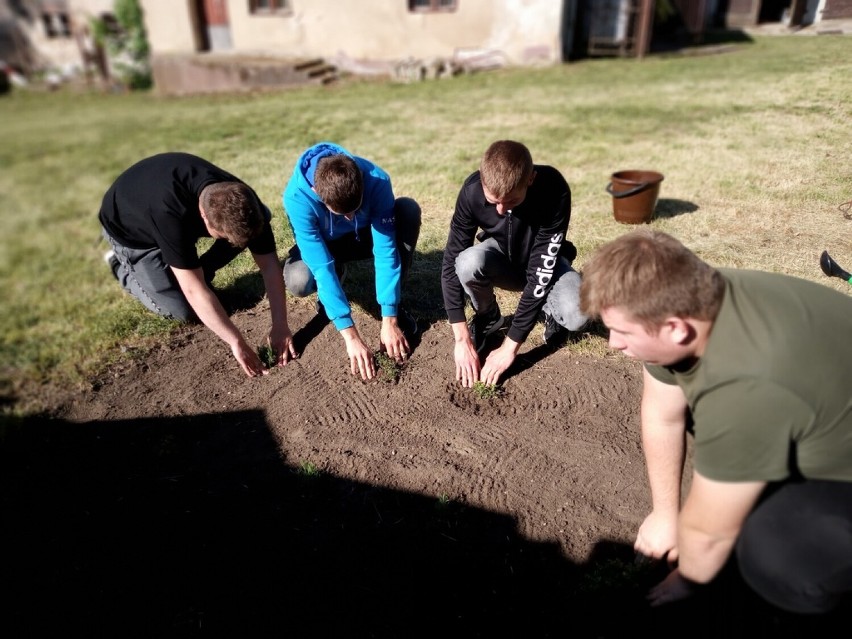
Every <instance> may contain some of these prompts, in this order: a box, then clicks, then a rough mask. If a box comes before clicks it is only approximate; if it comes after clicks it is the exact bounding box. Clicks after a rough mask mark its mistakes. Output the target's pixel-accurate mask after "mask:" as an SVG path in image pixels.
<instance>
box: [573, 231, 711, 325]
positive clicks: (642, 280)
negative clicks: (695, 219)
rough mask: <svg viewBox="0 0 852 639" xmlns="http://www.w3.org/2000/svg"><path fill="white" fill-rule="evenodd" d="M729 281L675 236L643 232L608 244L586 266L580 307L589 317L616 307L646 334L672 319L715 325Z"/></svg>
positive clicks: (633, 233) (632, 233)
mask: <svg viewBox="0 0 852 639" xmlns="http://www.w3.org/2000/svg"><path fill="white" fill-rule="evenodd" d="M724 291H725V282H724V280H723V279H722V276H721V274H720V273H719V272H718V271H717V270H716V269H714V268H713V267H711V266H710V265H709V264H707V263H705V262H703V261H702V260H701V259H700V258H699V257H698V256H697V255H695V253H693V252H692V251H690V250H689V249H688V248H686V247H685V246H684V245H683V244H681V243H680V242H679V241H678V240H676V239H675V238H674V237H672V236H671V235H668V234H666V233H663V232H662V231H654V230H651V229H641V230H637V231H632V232H630V233H626V234H625V235H622V236H621V237H619V238H617V239H615V240H613V241H612V242H609V243H608V244H604V245H603V246H602V247H601V248H599V249H598V250H597V251H596V252H595V253H594V254H593V255H592V257H591V258H590V259H589V261H588V262H586V263H585V264H584V265H583V279H582V284H581V286H580V308H581V310H582V311H583V312H584V313H586V314H587V315H590V316H599V315H600V314H601V311H603V310H605V309H607V308H610V307H618V308H620V309H622V310H623V311H624V312H626V313H628V314H629V315H630V316H631V318H632V319H633V320H634V321H637V322H639V323H640V324H642V325H643V326H644V327H645V329H647V330H654V329H657V328H659V327H660V326H662V324H663V322H664V321H665V320H666V318H668V317H672V316H675V317H682V318H684V317H691V318H694V319H699V320H711V321H712V320H714V319H715V318H716V315H717V314H718V312H719V307H720V305H721V304H722V297H723V295H724Z"/></svg>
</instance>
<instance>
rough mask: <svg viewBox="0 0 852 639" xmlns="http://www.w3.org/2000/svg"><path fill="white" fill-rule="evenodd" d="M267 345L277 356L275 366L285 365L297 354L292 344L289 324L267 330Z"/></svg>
mask: <svg viewBox="0 0 852 639" xmlns="http://www.w3.org/2000/svg"><path fill="white" fill-rule="evenodd" d="M269 345H270V346H271V347H272V350H273V351H275V354H276V355H277V356H278V362H277V363H276V366H285V365H286V364H287V362H289V361H290V360H291V359H296V358H297V357H298V356H299V354H298V353H297V352H296V346H295V345H294V344H293V334H292V333H291V332H290V327H289V326H284V327H283V328H281V329H276V328H273V329H272V330H271V331H269Z"/></svg>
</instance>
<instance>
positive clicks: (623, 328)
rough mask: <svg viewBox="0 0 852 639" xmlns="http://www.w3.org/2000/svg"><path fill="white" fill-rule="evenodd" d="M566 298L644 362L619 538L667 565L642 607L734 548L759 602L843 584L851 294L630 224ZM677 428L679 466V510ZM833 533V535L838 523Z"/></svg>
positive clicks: (840, 589)
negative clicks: (740, 264)
mask: <svg viewBox="0 0 852 639" xmlns="http://www.w3.org/2000/svg"><path fill="white" fill-rule="evenodd" d="M581 308H582V310H583V312H585V313H587V314H589V315H596V316H600V317H601V319H602V320H603V322H604V323H605V324H606V326H607V327H608V328H609V330H610V338H609V341H610V347H611V348H613V349H616V350H620V351H622V352H623V353H624V354H626V355H628V356H630V357H633V358H636V359H638V360H641V361H642V362H643V363H644V364H645V369H644V385H643V394H642V406H641V429H642V444H643V449H644V452H645V458H646V463H647V467H648V478H649V484H650V488H651V497H652V512H651V514H650V515H648V517H647V518H646V519H645V521H644V522H643V523H642V525H641V527H640V528H639V532H638V534H637V538H636V542H635V549H636V550H637V551H638V552H639V553H641V554H643V555H646V556H649V557H654V558H662V557H666V558H667V559H668V561H669V562H670V563H671V564H673V565H674V564H676V565H677V567H676V568H674V569H673V570H672V571H671V573H670V574H669V576H668V577H667V578H666V579H665V580H663V581H662V582H661V583H660V584H658V585H657V586H655V587H654V588H653V589H652V590H651V591H650V593H649V600H650V602H651V604H652V605H660V604H663V603H668V602H671V601H676V600H678V599H683V598H685V597H687V596H689V595H690V594H692V592H693V591H694V590H695V586H696V585H697V584H704V583H708V582H710V581H712V580H713V579H714V578H715V577H716V575H717V574H718V573H719V571H720V570H721V569H722V568H723V566H724V565H725V564H726V562H727V561H728V559H729V557H730V556H731V554H732V553H733V552H734V551H736V556H737V562H738V565H739V569H740V572H741V573H742V575H743V577H744V579H745V581H746V582H747V583H748V584H749V586H751V588H753V589H754V590H755V591H757V592H758V593H759V594H760V595H761V596H762V597H763V598H764V599H766V600H767V601H769V602H770V603H772V604H773V605H775V606H777V607H779V608H782V609H785V610H787V611H791V612H795V613H824V612H829V611H831V610H833V609H835V608H837V607H838V606H839V605H840V603H841V602H842V601H846V602H848V601H849V597H850V594H852V536H850V535H849V530H852V392H850V386H849V377H850V371H852V364H851V363H852V330H850V329H852V298H850V297H848V296H846V295H843V294H842V293H839V292H837V291H834V290H832V289H830V288H828V287H826V286H822V285H820V284H817V283H813V282H808V281H806V280H802V279H797V278H793V277H789V276H785V275H779V274H772V273H762V272H757V271H744V270H739V271H737V270H727V269H719V270H717V269H714V268H712V267H710V266H709V265H707V264H706V263H704V262H703V261H701V260H700V259H699V258H698V257H697V256H696V255H694V254H693V253H692V252H691V251H689V250H688V249H687V248H686V247H684V246H683V245H682V244H681V243H680V242H678V241H677V240H676V239H674V238H673V237H671V236H669V235H667V234H665V233H662V232H659V231H650V230H642V231H635V232H632V233H628V234H626V235H623V236H621V237H620V238H618V239H616V240H615V241H613V242H610V243H609V244H607V245H605V246H603V247H602V248H601V249H599V250H598V251H597V252H596V253H595V254H594V255H593V256H592V258H591V259H590V260H589V262H587V263H586V264H585V265H584V267H583V284H582V287H581ZM687 424H690V430H691V431H692V433H693V435H694V459H693V466H694V472H693V476H692V481H691V487H690V490H689V494H688V495H687V497H686V499H685V501H684V502H683V505H682V507H681V491H680V488H681V472H682V469H683V464H684V461H685V450H686V449H685V443H686V442H685V433H686V430H687ZM844 531H845V533H844Z"/></svg>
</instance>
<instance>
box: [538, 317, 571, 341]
mask: <svg viewBox="0 0 852 639" xmlns="http://www.w3.org/2000/svg"><path fill="white" fill-rule="evenodd" d="M569 332H570V331H569V330H568V329H567V328H565V327H564V326H562V324H560V323H559V322H557V321H556V319H555V318H554V317H553V315H551V314H550V313H545V314H544V343H545V344H547V345H548V346H552V347H553V346H560V345H561V344H562V343H563V342H564V341H565V340H566V339H567V338H568V333H569Z"/></svg>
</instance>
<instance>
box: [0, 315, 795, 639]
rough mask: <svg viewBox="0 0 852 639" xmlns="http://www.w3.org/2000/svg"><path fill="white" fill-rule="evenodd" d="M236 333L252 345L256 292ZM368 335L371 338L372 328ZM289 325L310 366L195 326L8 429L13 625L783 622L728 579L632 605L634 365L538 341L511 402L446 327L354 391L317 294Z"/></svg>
mask: <svg viewBox="0 0 852 639" xmlns="http://www.w3.org/2000/svg"><path fill="white" fill-rule="evenodd" d="M234 321H235V323H236V324H237V325H238V326H239V327H240V328H241V330H243V331H244V333H245V334H246V335H247V337H248V339H249V340H250V341H252V342H253V343H255V344H261V343H263V341H264V339H265V331H266V330H267V329H268V313H267V312H266V310H265V307H264V305H263V304H262V305H261V306H259V307H258V308H255V309H253V310H248V311H242V312H239V313H237V314H235V315H234ZM356 321H357V322H358V325H359V327H360V329H361V331H362V334H363V335H364V336H365V337H366V338H367V339H368V340H369V341H370V342H371V343H374V344H378V328H379V325H378V323H377V322H375V321H372V320H371V319H370V318H367V317H365V316H364V315H362V314H356ZM290 325H291V328H292V329H293V330H294V331H295V332H296V341H297V345H298V348H299V350H300V352H301V357H300V358H299V359H298V360H296V361H294V362H292V363H290V364H288V365H287V366H286V367H285V368H280V369H274V370H273V371H272V372H271V373H270V374H269V375H267V376H265V377H263V378H260V379H249V378H247V377H245V376H244V375H243V373H242V372H241V370H239V368H238V366H237V364H236V362H235V361H234V359H233V358H232V357H231V354H230V352H229V350H228V349H227V348H226V347H225V346H224V345H223V344H222V343H221V342H220V341H218V339H217V338H216V337H215V336H214V335H213V334H212V333H211V332H210V331H207V330H206V329H204V328H203V327H187V328H186V329H183V330H182V331H181V332H180V333H179V334H178V335H177V336H176V337H175V338H174V339H173V340H172V341H171V342H170V343H169V344H166V345H163V346H162V347H161V348H160V349H159V350H157V351H155V352H153V353H151V354H149V355H148V356H146V357H145V358H144V359H141V360H138V361H130V362H125V363H123V364H121V365H119V366H118V367H116V368H115V369H114V370H112V371H110V373H109V374H108V375H107V376H105V377H104V379H102V380H100V381H98V382H97V383H96V384H94V385H93V387H92V388H91V389H90V390H88V391H86V392H83V393H81V394H79V395H76V396H67V395H65V396H57V399H56V406H55V409H54V410H52V411H50V413H49V414H46V415H42V416H34V417H29V418H27V419H25V420H22V421H20V422H16V423H9V424H6V428H5V431H4V432H5V436H4V438H3V440H2V448H0V451H2V456H0V463H2V470H0V472H1V473H2V475H1V476H0V477H1V478H2V491H3V492H2V511H3V512H2V514H3V521H4V525H3V527H4V536H5V538H6V539H5V542H6V543H5V544H4V546H3V548H4V553H3V554H4V557H3V559H2V565H0V570H2V574H3V579H4V581H5V583H6V585H7V594H6V596H5V598H4V602H5V604H6V612H5V613H4V615H3V621H2V622H0V624H2V625H0V631H2V630H3V629H4V627H5V629H6V630H7V631H9V632H4V635H5V636H7V637H22V636H33V637H37V636H38V637H41V636H58V635H59V633H62V634H63V635H65V634H72V633H77V634H80V633H82V636H87V637H100V636H103V637H137V636H138V637H169V636H176V637H189V636H202V635H204V636H223V637H253V636H263V637H269V636H276V635H277V636H294V634H295V633H297V632H298V633H306V634H307V636H316V637H420V636H428V637H434V636H443V637H503V636H509V635H512V636H522V637H569V636H570V637H620V636H624V635H625V634H627V633H630V634H634V633H637V632H642V631H643V630H645V631H649V632H654V633H656V636H669V635H671V636H674V634H675V633H677V634H678V635H681V634H682V633H683V632H689V633H690V634H691V635H693V636H699V637H704V636H706V637H713V636H727V637H730V636H746V634H749V635H750V636H751V635H753V633H754V632H757V633H758V635H760V634H761V633H763V632H766V633H769V632H772V633H773V636H779V634H783V631H784V629H785V628H788V626H785V624H786V623H787V621H786V620H785V619H784V617H783V616H779V615H778V613H777V612H776V611H772V610H770V609H769V608H768V607H767V606H765V605H764V604H762V603H761V602H760V601H758V600H757V599H756V598H755V597H754V596H753V595H752V594H751V593H750V592H748V591H747V589H745V587H744V586H742V584H740V583H739V582H738V581H737V580H736V579H735V578H734V577H731V578H730V579H725V580H720V582H719V585H716V586H713V587H710V588H708V589H707V591H706V592H705V593H703V594H702V595H701V596H699V597H696V598H694V599H692V600H689V601H688V602H686V603H683V604H675V605H672V606H668V607H665V608H662V609H658V610H657V609H655V610H652V609H650V608H648V607H647V606H646V604H645V602H644V592H645V590H646V589H647V587H648V586H649V585H650V584H652V583H654V582H655V581H656V580H658V579H659V578H660V577H661V576H662V574H663V572H661V571H663V570H664V567H661V566H657V567H649V566H642V565H638V564H636V563H634V557H633V552H632V548H631V546H632V542H633V538H634V535H635V533H636V530H637V527H638V526H639V524H640V523H641V521H642V518H643V517H644V516H645V514H646V513H647V510H648V508H649V497H648V490H647V480H646V477H645V469H644V462H643V458H642V453H641V448H640V442H639V435H638V405H639V394H640V386H641V374H640V373H641V372H640V368H639V366H638V364H636V363H634V362H630V361H627V360H625V359H623V358H620V357H617V356H613V357H611V358H607V359H603V360H601V359H592V358H586V357H580V356H577V355H575V354H572V353H571V351H570V349H567V348H563V349H559V350H557V351H555V352H551V351H550V350H548V349H547V348H546V347H544V346H543V345H541V344H540V339H539V338H536V337H531V339H530V340H529V343H528V344H527V345H526V346H525V347H524V349H523V351H522V353H521V355H520V357H519V359H518V361H517V363H516V365H515V366H514V367H513V369H512V370H511V371H510V373H509V375H508V377H507V379H506V380H505V383H504V385H503V386H504V390H505V392H504V394H503V395H502V396H500V397H497V398H493V399H480V398H479V397H477V395H476V394H475V393H474V392H473V391H472V390H469V389H464V388H461V387H460V386H459V385H457V384H456V383H455V381H454V379H453V376H454V368H453V363H452V352H451V344H452V339H451V331H450V329H449V326H448V325H447V324H446V322H445V321H439V322H436V323H434V324H433V325H432V326H429V327H424V328H425V330H424V331H423V333H422V335H421V337H420V339H419V341H418V343H417V344H416V345H415V350H414V353H413V355H412V357H411V359H410V361H409V362H408V363H407V364H406V365H405V366H404V368H403V369H402V371H401V374H400V376H399V378H398V379H397V380H396V381H388V380H387V379H384V378H380V379H376V380H373V381H371V382H367V383H365V382H362V381H361V380H360V379H358V378H355V377H353V376H351V375H350V374H349V371H348V360H347V358H346V354H345V349H344V347H343V342H342V340H341V338H340V337H339V335H338V334H337V332H336V331H335V330H334V329H333V327H332V326H330V325H328V324H326V323H323V322H322V321H321V320H320V319H319V318H318V317H316V316H315V315H314V312H313V307H312V304H309V303H307V302H306V301H305V302H304V303H301V304H294V305H292V306H291V310H290ZM314 470H316V471H317V472H314ZM684 624H686V628H685V627H684ZM513 628H514V629H517V630H511V629H513ZM788 629H789V628H788ZM10 632H11V634H10ZM282 633H283V634H282Z"/></svg>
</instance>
